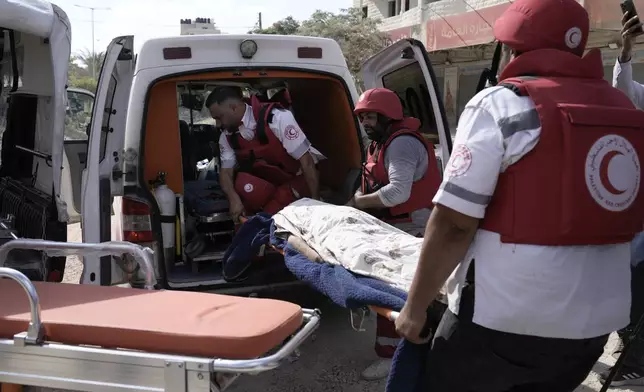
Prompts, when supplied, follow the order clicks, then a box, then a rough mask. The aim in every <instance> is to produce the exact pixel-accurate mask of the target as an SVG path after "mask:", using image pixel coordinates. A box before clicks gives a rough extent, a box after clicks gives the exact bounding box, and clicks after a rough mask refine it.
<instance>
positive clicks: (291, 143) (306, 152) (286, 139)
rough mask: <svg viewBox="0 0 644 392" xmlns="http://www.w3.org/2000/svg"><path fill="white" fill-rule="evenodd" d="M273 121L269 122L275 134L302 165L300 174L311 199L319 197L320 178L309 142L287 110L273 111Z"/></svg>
mask: <svg viewBox="0 0 644 392" xmlns="http://www.w3.org/2000/svg"><path fill="white" fill-rule="evenodd" d="M273 113H274V114H273V122H272V123H271V124H270V127H271V130H272V131H273V132H274V133H275V136H277V138H278V139H279V140H280V141H281V142H282V146H284V149H285V150H286V152H288V154H289V155H290V156H292V157H293V158H294V159H297V160H298V161H299V162H300V164H301V165H302V174H303V175H304V178H305V179H306V183H307V185H308V186H309V190H310V191H311V197H312V198H313V199H319V198H320V179H319V175H318V171H317V168H316V167H315V164H316V162H315V159H314V158H313V154H312V153H311V142H309V140H308V139H307V138H306V135H305V134H304V132H302V129H301V128H300V126H299V125H298V124H297V121H295V117H293V113H291V112H290V111H288V110H276V111H274V112H273Z"/></svg>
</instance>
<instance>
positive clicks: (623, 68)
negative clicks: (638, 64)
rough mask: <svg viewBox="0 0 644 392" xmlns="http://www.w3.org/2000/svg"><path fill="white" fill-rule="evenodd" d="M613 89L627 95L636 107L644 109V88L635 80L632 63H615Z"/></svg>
mask: <svg viewBox="0 0 644 392" xmlns="http://www.w3.org/2000/svg"><path fill="white" fill-rule="evenodd" d="M613 87H615V88H618V89H620V90H621V91H622V92H623V93H624V94H626V95H627V96H628V98H630V100H631V101H632V102H633V104H634V105H635V106H637V107H638V108H640V109H644V86H643V85H641V84H640V83H637V82H635V81H634V80H633V65H632V64H631V62H630V61H628V62H626V63H620V62H619V59H618V60H617V61H616V62H615V67H614V68H613Z"/></svg>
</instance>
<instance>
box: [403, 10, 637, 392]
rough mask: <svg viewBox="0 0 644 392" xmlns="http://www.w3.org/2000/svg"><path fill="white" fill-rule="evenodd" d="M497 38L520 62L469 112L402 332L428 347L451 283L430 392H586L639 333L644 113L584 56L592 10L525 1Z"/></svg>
mask: <svg viewBox="0 0 644 392" xmlns="http://www.w3.org/2000/svg"><path fill="white" fill-rule="evenodd" d="M494 33H495V36H496V38H497V39H498V41H500V42H501V43H503V45H504V47H505V50H504V52H505V56H510V60H509V62H508V63H507V65H505V67H503V68H502V69H501V75H500V77H499V80H500V83H501V84H500V85H499V86H496V87H490V88H487V89H485V90H483V91H481V92H480V93H478V94H477V95H476V96H474V98H472V99H471V100H470V101H469V102H468V103H467V105H466V106H465V108H464V110H463V113H462V114H461V117H460V119H459V124H458V130H457V132H456V138H455V141H454V145H455V146H454V151H453V152H452V155H451V156H450V159H449V162H448V164H447V169H446V172H445V176H444V180H443V183H442V184H441V188H440V190H439V191H438V193H437V195H436V196H435V198H434V202H435V207H434V209H433V211H432V215H431V216H430V218H429V221H428V223H427V230H426V232H425V239H424V243H423V246H422V249H421V254H420V260H419V263H418V267H417V270H416V273H415V276H414V280H413V282H412V285H411V288H410V291H409V296H408V299H407V302H406V304H405V307H404V308H403V310H402V311H401V313H400V316H399V318H398V319H397V320H396V329H397V331H398V332H399V334H400V335H401V336H402V337H404V338H406V339H408V340H410V341H412V342H416V343H420V342H423V341H425V339H423V338H421V337H420V332H421V331H422V330H423V326H424V323H425V310H426V309H427V306H428V305H429V303H430V301H431V300H432V299H433V298H434V297H435V296H436V294H437V293H438V291H439V289H440V288H441V287H442V286H443V284H444V283H445V281H446V280H447V290H448V300H449V301H448V302H449V309H448V311H446V312H445V315H444V316H443V319H442V320H441V323H440V325H439V327H438V328H437V330H436V332H435V334H434V341H433V344H432V348H431V350H432V352H431V354H430V355H429V361H428V369H430V368H431V371H430V374H429V377H430V379H431V380H430V383H431V385H430V386H429V389H431V390H432V391H434V392H447V391H449V392H461V391H468V392H476V391H510V390H512V391H535V392H541V391H543V392H546V391H548V392H559V391H561V392H572V391H573V390H575V388H576V387H577V386H578V385H580V384H581V383H582V382H583V380H584V379H585V378H586V376H587V375H588V373H589V372H590V370H591V368H592V367H593V365H594V364H595V362H596V361H597V359H598V358H599V357H600V355H601V354H602V352H603V347H604V345H605V344H606V342H607V340H608V335H609V334H610V333H611V332H613V331H616V330H618V329H620V328H622V327H624V326H625V325H626V324H628V321H629V307H630V241H631V240H632V238H633V236H634V234H636V233H637V232H638V231H640V230H641V228H642V223H643V222H642V205H643V204H644V203H643V201H644V200H643V199H642V194H643V192H642V191H641V190H640V185H641V181H640V180H641V172H640V162H641V161H642V158H643V155H642V151H644V145H643V141H642V140H641V137H640V136H639V135H640V134H641V132H643V131H644V129H642V127H643V126H644V113H642V112H640V111H637V110H635V108H634V106H633V104H632V103H631V102H630V101H629V100H628V98H627V97H626V95H624V94H623V93H621V92H620V91H619V90H617V89H614V88H613V87H612V86H610V84H608V83H607V82H605V81H604V80H603V74H604V72H603V66H602V60H601V54H600V52H599V51H598V50H592V51H590V52H589V53H588V54H587V55H586V56H584V57H582V56H583V53H584V49H585V46H586V42H587V39H588V34H589V19H588V14H587V12H586V10H585V9H584V8H583V6H581V5H580V4H579V3H578V2H577V1H575V0H516V1H514V2H513V3H512V4H511V5H510V6H509V7H508V8H507V10H506V11H505V12H504V13H503V15H502V16H501V17H500V18H499V19H497V20H496V22H495V25H494ZM527 75H530V76H527Z"/></svg>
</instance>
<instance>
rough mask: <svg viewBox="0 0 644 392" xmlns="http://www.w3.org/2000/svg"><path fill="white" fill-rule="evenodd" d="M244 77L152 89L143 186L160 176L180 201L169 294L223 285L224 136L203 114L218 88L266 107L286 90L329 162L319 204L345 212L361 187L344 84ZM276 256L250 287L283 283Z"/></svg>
mask: <svg viewBox="0 0 644 392" xmlns="http://www.w3.org/2000/svg"><path fill="white" fill-rule="evenodd" d="M251 74H253V75H252V76H251ZM244 76H245V77H243V78H242V77H239V76H238V75H235V74H234V73H233V72H219V73H210V74H200V75H191V76H185V77H177V78H174V79H170V80H165V81H160V82H157V84H156V85H154V86H153V87H152V89H151V93H150V95H149V97H150V98H149V103H148V116H147V121H146V130H145V132H146V136H145V144H146V146H145V154H144V155H143V156H144V157H145V158H144V159H145V162H144V173H145V180H146V182H148V183H153V182H154V181H155V179H156V178H157V176H158V173H159V172H164V173H166V183H167V185H168V187H169V188H170V189H171V190H172V191H173V192H174V193H175V194H178V195H181V196H180V197H179V198H178V201H177V205H176V207H177V208H176V215H177V227H176V229H175V231H176V244H177V246H176V254H175V255H174V256H173V257H171V259H174V260H167V259H166V263H165V264H166V265H165V267H166V271H167V277H168V280H169V282H171V284H172V285H173V286H179V287H181V286H182V285H185V286H190V285H191V284H193V283H195V284H196V283H197V282H200V283H199V284H200V285H210V284H218V283H219V282H223V274H222V263H221V261H222V259H223V257H224V254H225V252H226V250H227V249H228V247H229V245H230V244H231V241H232V238H233V236H234V233H235V232H234V230H235V225H234V223H233V221H232V219H231V217H230V215H229V213H228V201H227V199H226V197H225V195H224V193H223V192H222V191H221V188H220V187H219V180H218V177H219V144H218V140H219V137H220V134H221V130H220V129H219V127H218V125H217V124H216V122H215V120H213V119H212V118H211V116H210V113H209V111H208V109H207V108H205V107H204V102H205V100H206V97H207V96H208V94H209V93H210V92H211V91H212V90H213V88H215V87H216V86H220V85H233V86H239V87H241V88H242V90H243V91H244V95H245V97H246V98H249V97H250V96H251V95H256V96H257V97H258V98H259V99H260V100H261V101H265V102H269V101H278V98H277V96H278V95H279V92H280V91H281V90H283V89H284V88H288V91H289V93H290V96H291V100H292V106H291V108H290V109H291V111H292V112H293V114H294V116H295V119H296V120H297V122H298V124H299V125H300V127H301V128H302V130H303V131H304V133H305V134H306V136H307V137H308V139H309V140H310V141H311V143H312V145H313V146H315V147H316V148H317V149H318V150H320V151H321V152H322V153H323V154H324V155H325V156H326V157H327V159H326V160H324V161H322V162H320V164H319V165H318V169H319V172H320V193H321V196H322V198H323V199H324V200H325V201H327V202H331V203H336V204H344V203H346V202H347V201H348V200H349V199H350V197H351V196H352V195H353V193H354V192H355V190H356V189H357V187H358V186H359V179H360V174H361V167H362V160H363V151H364V147H365V146H364V143H363V140H362V135H363V133H362V131H361V129H360V126H359V124H358V122H357V118H356V116H354V115H353V100H352V98H351V94H350V91H349V90H348V89H347V87H346V86H345V84H344V82H343V81H342V80H341V79H336V78H334V77H331V76H327V75H321V74H313V73H305V72H296V71H272V72H271V71H261V72H244ZM419 92H420V91H419ZM412 95H413V94H412ZM416 95H417V94H416ZM415 103H416V104H417V106H416V107H417V108H418V107H420V103H419V102H415ZM171 109H172V110H171ZM150 113H154V115H150ZM432 118H433V116H432ZM434 121H435V120H434ZM424 123H425V126H426V127H427V129H428V130H429V132H426V133H425V134H426V135H427V137H428V138H429V139H430V140H435V139H437V135H436V132H435V131H434V132H431V128H432V127H428V123H427V122H424ZM153 135H154V136H153ZM273 256H274V257H275V259H276V260H281V257H280V256H279V255H277V254H273V253H272V252H271V251H270V250H267V251H266V254H264V255H263V257H261V258H259V259H260V260H262V261H261V263H255V264H257V266H255V267H254V268H253V270H254V271H253V277H254V279H253V277H251V278H249V279H250V280H255V279H257V280H258V282H256V283H258V284H264V283H269V282H266V276H267V274H268V275H269V276H270V278H269V279H270V280H271V281H276V280H282V279H286V278H288V277H289V276H290V274H289V273H288V272H287V271H286V270H285V268H284V266H283V262H277V263H271V262H269V260H271V259H272V257H273ZM260 270H263V271H264V273H262V272H261V271H260ZM206 282H208V283H206ZM245 283H246V282H245Z"/></svg>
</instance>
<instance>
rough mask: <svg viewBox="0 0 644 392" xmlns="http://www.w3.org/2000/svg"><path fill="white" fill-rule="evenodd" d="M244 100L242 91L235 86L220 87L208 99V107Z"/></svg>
mask: <svg viewBox="0 0 644 392" xmlns="http://www.w3.org/2000/svg"><path fill="white" fill-rule="evenodd" d="M243 98H244V94H243V93H242V89H241V88H239V87H234V86H220V87H215V89H214V90H212V92H211V93H210V94H209V95H208V98H206V107H207V108H209V107H211V106H212V105H213V104H215V103H216V104H217V105H219V104H221V103H222V102H224V101H225V100H227V99H236V100H239V101H241V100H242V99H243Z"/></svg>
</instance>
